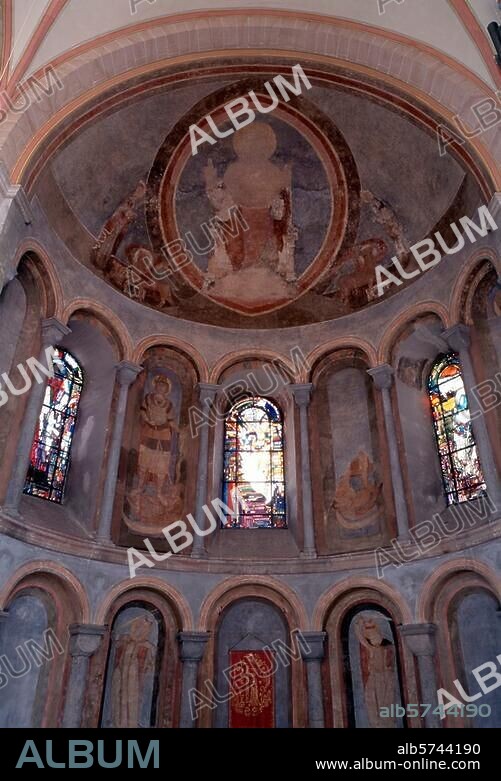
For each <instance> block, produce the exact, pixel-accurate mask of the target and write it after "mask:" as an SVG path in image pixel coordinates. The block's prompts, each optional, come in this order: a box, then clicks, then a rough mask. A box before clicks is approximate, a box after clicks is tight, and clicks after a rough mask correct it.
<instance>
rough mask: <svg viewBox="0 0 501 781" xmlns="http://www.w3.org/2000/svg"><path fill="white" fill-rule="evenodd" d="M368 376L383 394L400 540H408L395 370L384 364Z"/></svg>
mask: <svg viewBox="0 0 501 781" xmlns="http://www.w3.org/2000/svg"><path fill="white" fill-rule="evenodd" d="M367 374H370V376H371V377H372V379H373V380H374V385H375V386H376V388H377V389H378V391H380V392H381V399H382V402H383V414H384V425H385V429H386V439H387V442H388V451H389V454H390V469H391V484H392V489H393V500H394V502H395V512H396V514H397V530H398V538H399V540H406V539H408V538H409V515H408V512H407V502H406V500H405V488H404V478H403V475H402V465H401V463H400V456H399V450H398V439H397V428H396V426H395V418H394V417H393V405H392V403H391V393H390V389H391V386H392V385H393V377H394V370H393V368H392V367H391V366H389V365H388V364H387V363H383V364H381V366H376V367H375V368H374V369H367Z"/></svg>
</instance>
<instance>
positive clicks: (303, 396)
mask: <svg viewBox="0 0 501 781" xmlns="http://www.w3.org/2000/svg"><path fill="white" fill-rule="evenodd" d="M289 389H290V392H291V393H292V396H293V398H294V401H295V402H296V404H297V406H298V407H307V406H308V404H309V403H310V400H311V394H312V391H313V385H312V384H311V382H304V383H301V384H298V385H293V384H291V385H289Z"/></svg>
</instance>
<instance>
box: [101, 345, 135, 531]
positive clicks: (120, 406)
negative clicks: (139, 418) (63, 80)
mask: <svg viewBox="0 0 501 781" xmlns="http://www.w3.org/2000/svg"><path fill="white" fill-rule="evenodd" d="M116 368H117V381H118V383H119V387H120V390H119V393H118V401H117V408H116V411H115V418H114V421H113V431H112V434H111V441H110V448H109V453H108V463H107V466H106V479H105V482H104V491H103V499H102V502H101V511H100V514H99V529H98V537H99V538H100V539H102V540H110V538H111V522H112V519H113V503H114V500H115V491H116V487H117V479H118V467H119V464H120V451H121V448H122V438H123V431H124V425H125V413H126V411H127V397H128V394H129V387H130V385H131V383H132V382H133V381H134V380H135V379H136V377H137V375H138V374H139V372H140V371H141V370H142V367H141V366H135V365H134V364H132V363H128V362H127V361H122V362H121V363H119V364H118V366H117V367H116Z"/></svg>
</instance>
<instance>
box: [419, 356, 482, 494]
mask: <svg viewBox="0 0 501 781" xmlns="http://www.w3.org/2000/svg"><path fill="white" fill-rule="evenodd" d="M428 392H429V395H430V401H431V409H432V414H433V423H434V426H435V435H436V438H437V447H438V455H439V458H440V466H441V469H442V479H443V481H444V489H445V495H446V498H447V504H449V505H450V504H457V503H458V502H466V501H468V499H474V498H475V497H478V496H481V495H482V494H483V493H484V491H485V483H484V478H483V475H482V469H481V467H480V462H479V460H478V453H477V448H476V445H475V439H474V437H473V431H472V427H471V420H470V411H469V408H468V398H467V396H466V391H465V387H464V384H463V377H462V372H461V363H460V361H459V358H458V356H457V355H456V354H455V353H449V354H448V355H443V356H441V357H440V358H439V359H438V360H437V361H436V362H435V364H434V365H433V368H432V370H431V373H430V377H429V379H428Z"/></svg>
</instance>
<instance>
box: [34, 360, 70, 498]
mask: <svg viewBox="0 0 501 781" xmlns="http://www.w3.org/2000/svg"><path fill="white" fill-rule="evenodd" d="M53 365H54V376H53V377H49V379H48V381H47V387H46V389H45V397H44V400H43V405H42V410H41V412H40V417H39V418H38V423H37V428H36V431H35V437H34V439H33V444H32V446H31V456H30V464H29V467H28V474H27V476H26V482H25V484H24V493H25V494H30V496H38V497H40V498H41V499H48V500H49V501H51V502H58V503H60V502H61V501H62V498H63V495H64V486H65V483H66V478H67V475H68V469H69V465H70V450H71V440H72V438H73V431H74V429H75V422H76V418H77V411H78V404H79V402H80V395H81V393H82V385H83V373H82V369H81V367H80V365H79V364H78V362H77V361H76V360H75V358H74V357H73V356H72V355H71V354H70V353H69V352H66V351H65V350H61V349H60V348H59V347H57V348H56V349H55V350H54V356H53Z"/></svg>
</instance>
